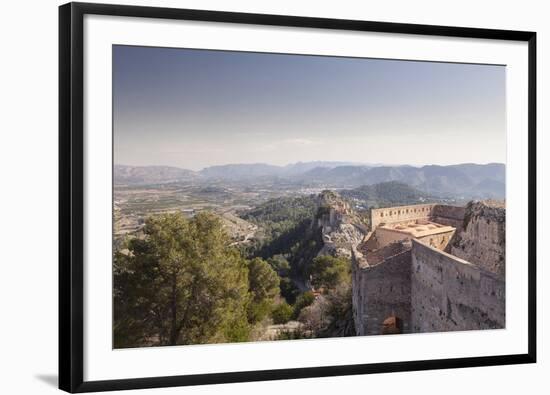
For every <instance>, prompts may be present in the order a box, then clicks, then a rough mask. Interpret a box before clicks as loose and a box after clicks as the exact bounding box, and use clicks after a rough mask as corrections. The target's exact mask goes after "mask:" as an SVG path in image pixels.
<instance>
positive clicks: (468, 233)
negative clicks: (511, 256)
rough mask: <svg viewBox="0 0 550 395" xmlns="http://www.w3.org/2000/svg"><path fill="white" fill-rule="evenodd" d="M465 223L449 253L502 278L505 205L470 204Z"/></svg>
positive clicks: (504, 246)
mask: <svg viewBox="0 0 550 395" xmlns="http://www.w3.org/2000/svg"><path fill="white" fill-rule="evenodd" d="M463 223H464V226H463V228H464V229H462V231H461V232H457V233H456V234H455V236H454V237H453V239H452V240H451V242H450V243H449V246H448V247H447V252H449V253H450V254H451V255H454V256H457V257H459V258H462V259H464V260H466V261H468V262H471V263H475V264H476V265H478V266H479V267H481V268H483V269H485V270H488V271H490V272H492V273H495V274H497V275H499V276H502V277H503V276H504V275H505V269H506V209H505V208H504V206H503V205H502V204H499V203H498V202H494V201H481V202H470V203H469V204H468V205H467V206H466V210H465V215H464V220H463Z"/></svg>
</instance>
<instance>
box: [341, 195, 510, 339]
mask: <svg viewBox="0 0 550 395" xmlns="http://www.w3.org/2000/svg"><path fill="white" fill-rule="evenodd" d="M371 218H372V221H371V224H372V225H373V228H372V230H371V233H369V235H368V236H367V238H366V239H365V241H364V242H363V243H362V244H361V245H359V246H358V248H357V249H356V250H355V251H354V252H353V254H352V266H353V268H352V291H353V293H352V299H353V300H352V302H353V313H354V320H355V326H356V331H357V334H359V335H374V334H381V333H382V332H383V328H385V327H386V324H385V323H387V322H390V321H392V322H393V321H394V322H400V323H401V326H400V328H399V333H408V332H432V331H451V330H473V329H488V328H504V327H505V281H504V266H505V239H504V232H505V209H504V206H503V205H495V204H490V203H487V202H475V203H470V204H469V205H468V206H467V207H454V206H447V205H418V206H401V207H391V208H385V209H375V210H372V211H371ZM377 219H378V222H377ZM392 333H396V332H392Z"/></svg>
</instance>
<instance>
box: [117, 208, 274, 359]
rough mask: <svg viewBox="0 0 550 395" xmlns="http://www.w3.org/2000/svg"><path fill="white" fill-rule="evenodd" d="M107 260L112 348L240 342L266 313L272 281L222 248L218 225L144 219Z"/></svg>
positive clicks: (256, 263) (210, 219)
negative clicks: (111, 297) (140, 234)
mask: <svg viewBox="0 0 550 395" xmlns="http://www.w3.org/2000/svg"><path fill="white" fill-rule="evenodd" d="M143 231H144V237H141V238H134V239H132V240H130V241H128V243H127V249H124V250H119V251H117V252H116V253H115V257H114V345H115V347H116V348H120V347H136V346H143V345H175V344H197V343H215V342H236V341H247V340H249V339H250V335H251V332H252V329H253V327H254V326H255V325H256V324H258V323H259V322H260V321H262V320H263V319H264V318H266V317H267V316H268V315H269V314H270V313H271V311H272V309H273V307H274V305H275V301H276V300H277V298H278V295H279V276H278V275H277V273H276V272H275V271H274V270H273V269H272V267H271V266H270V265H269V264H268V263H267V262H265V261H264V260H262V259H260V258H255V259H252V260H247V259H244V258H243V257H242V256H241V254H240V253H239V251H237V250H236V249H235V248H232V247H229V245H230V240H229V238H228V236H227V235H226V234H225V232H224V231H223V228H222V224H221V222H220V220H219V219H218V218H217V217H216V216H215V215H213V214H209V213H200V214H198V215H197V216H195V217H194V218H192V219H187V218H185V217H184V216H183V215H182V214H180V213H175V214H164V215H159V216H154V217H150V218H149V219H148V220H147V221H146V223H145V228H144V230H143Z"/></svg>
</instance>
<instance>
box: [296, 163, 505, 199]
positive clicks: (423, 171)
mask: <svg viewBox="0 0 550 395" xmlns="http://www.w3.org/2000/svg"><path fill="white" fill-rule="evenodd" d="M299 178H300V179H301V180H302V181H303V182H308V183H313V184H315V183H320V184H329V185H331V186H333V187H338V186H339V187H347V188H353V187H358V186H361V185H372V184H378V183H382V182H389V181H398V182H402V183H406V184H408V185H410V186H412V187H415V188H417V189H419V190H421V191H423V192H424V193H425V194H426V193H427V194H430V195H436V196H456V197H467V198H488V197H490V198H499V199H502V198H504V197H505V194H504V191H505V188H504V186H505V166H504V164H501V163H491V164H487V165H478V164H460V165H451V166H437V165H429V166H423V167H413V166H378V167H366V166H340V167H335V168H332V169H327V168H315V169H312V170H310V171H308V172H306V173H304V174H301V175H300V176H299Z"/></svg>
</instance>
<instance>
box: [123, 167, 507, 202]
mask: <svg viewBox="0 0 550 395" xmlns="http://www.w3.org/2000/svg"><path fill="white" fill-rule="evenodd" d="M505 176H506V172H505V165H504V164H502V163H489V164H474V163H464V164H458V165H448V166H439V165H427V166H422V167H414V166H408V165H395V166H387V165H364V164H356V163H349V162H323V161H316V162H298V163H294V164H290V165H286V166H275V165H269V164H265V163H256V164H228V165H222V166H211V167H207V168H205V169H202V170H200V171H193V170H187V169H181V168H178V167H170V166H125V165H115V167H114V180H115V184H117V185H120V184H127V185H140V184H159V183H170V182H189V181H193V182H197V183H200V182H201V181H208V182H212V181H218V182H247V183H251V182H254V181H255V180H262V181H265V180H272V181H274V182H276V181H285V182H290V183H294V184H296V185H303V186H327V187H333V188H356V187H359V186H363V185H372V184H377V183H383V182H389V181H397V182H401V183H405V184H407V185H409V186H411V187H414V188H416V189H418V190H420V191H423V192H425V193H427V194H430V195H434V196H460V197H467V198H495V199H503V198H504V197H505V178H506V177H505Z"/></svg>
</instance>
